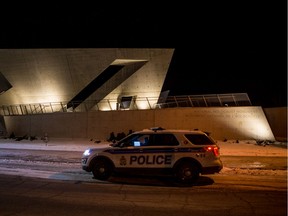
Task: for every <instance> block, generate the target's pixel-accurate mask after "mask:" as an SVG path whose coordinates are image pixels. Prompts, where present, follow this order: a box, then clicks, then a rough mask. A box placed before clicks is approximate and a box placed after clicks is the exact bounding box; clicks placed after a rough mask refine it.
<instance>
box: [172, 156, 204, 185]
mask: <svg viewBox="0 0 288 216" xmlns="http://www.w3.org/2000/svg"><path fill="white" fill-rule="evenodd" d="M199 174H200V169H199V167H198V166H197V164H195V163H193V162H189V161H185V162H181V163H180V164H179V165H177V166H176V167H175V169H174V175H175V178H176V182H177V183H180V184H193V183H195V182H196V181H197V180H198V178H199Z"/></svg>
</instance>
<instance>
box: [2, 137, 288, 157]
mask: <svg viewBox="0 0 288 216" xmlns="http://www.w3.org/2000/svg"><path fill="white" fill-rule="evenodd" d="M108 144H109V143H108V142H100V143H97V142H96V141H95V140H89V139H75V138H74V139H67V138H63V139H61V138H50V140H49V141H48V142H47V143H45V142H44V141H43V140H40V139H37V140H33V141H30V140H21V141H16V140H14V139H0V149H31V150H51V151H79V152H83V151H84V150H85V149H86V148H89V147H97V148H99V147H107V146H108ZM217 144H218V145H219V146H220V154H221V155H223V156H275V157H276V156H280V157H287V144H286V143H276V144H270V145H266V146H262V145H257V144H255V141H240V142H235V141H227V142H223V141H217Z"/></svg>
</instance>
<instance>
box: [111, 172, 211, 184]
mask: <svg viewBox="0 0 288 216" xmlns="http://www.w3.org/2000/svg"><path fill="white" fill-rule="evenodd" d="M108 181H109V182H110V183H114V184H115V183H116V184H129V185H143V186H164V187H193V186H206V185H212V184H214V180H213V179H211V178H209V177H208V176H200V177H199V178H198V180H197V181H196V182H195V183H193V184H180V183H176V182H175V181H174V179H173V178H172V177H169V176H159V177H151V176H135V175H133V176H132V175H124V174H121V175H120V174H117V175H113V176H111V177H110V178H109V180H108Z"/></svg>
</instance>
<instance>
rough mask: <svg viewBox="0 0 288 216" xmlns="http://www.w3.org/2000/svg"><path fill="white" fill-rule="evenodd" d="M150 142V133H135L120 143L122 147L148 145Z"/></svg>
mask: <svg viewBox="0 0 288 216" xmlns="http://www.w3.org/2000/svg"><path fill="white" fill-rule="evenodd" d="M148 143H149V135H148V134H134V135H131V136H129V137H127V138H126V139H124V140H123V141H121V143H119V145H120V146H121V147H129V146H134V147H140V146H147V145H148Z"/></svg>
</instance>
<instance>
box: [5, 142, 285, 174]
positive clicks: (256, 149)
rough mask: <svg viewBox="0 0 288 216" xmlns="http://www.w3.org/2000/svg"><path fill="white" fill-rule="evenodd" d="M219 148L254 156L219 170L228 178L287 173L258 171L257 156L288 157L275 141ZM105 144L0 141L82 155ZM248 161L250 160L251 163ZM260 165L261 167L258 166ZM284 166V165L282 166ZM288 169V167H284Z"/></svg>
mask: <svg viewBox="0 0 288 216" xmlns="http://www.w3.org/2000/svg"><path fill="white" fill-rule="evenodd" d="M217 144H218V145H219V146H220V154H221V156H222V157H223V160H224V157H225V156H243V157H245V156H248V157H251V156H255V161H253V163H255V166H254V167H253V168H249V167H248V165H247V167H245V164H244V167H245V168H239V167H237V168H233V167H231V166H226V165H227V164H224V168H223V170H222V171H221V174H225V175H226V174H227V175H235V174H237V175H267V176H275V175H280V176H283V175H287V169H286V170H283V169H281V170H278V169H258V168H257V163H258V162H257V157H274V159H275V157H286V158H287V143H280V142H275V143H273V144H268V145H258V144H257V143H256V141H253V140H241V141H236V140H228V141H225V142H224V141H219V140H218V141H217ZM107 145H108V143H107V142H100V143H98V141H95V140H88V139H59V138H50V139H49V141H48V142H47V143H46V142H44V141H43V140H33V141H30V140H21V141H15V140H14V139H0V149H34V150H56V151H76V152H83V151H84V150H85V149H86V148H88V147H104V146H107ZM250 162H251V161H250ZM260 165H261V164H260ZM284 167H285V165H284ZM286 167H287V166H286Z"/></svg>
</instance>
